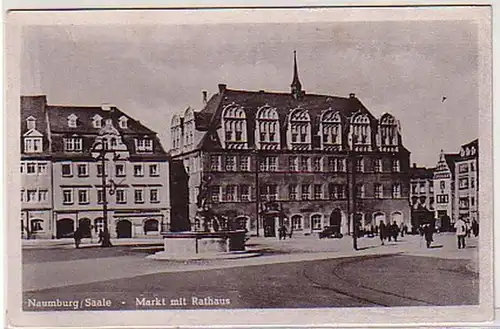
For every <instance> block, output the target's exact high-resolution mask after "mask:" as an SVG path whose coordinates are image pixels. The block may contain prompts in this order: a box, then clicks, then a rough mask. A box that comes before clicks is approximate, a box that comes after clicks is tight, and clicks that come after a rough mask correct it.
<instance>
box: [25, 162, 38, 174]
mask: <svg viewBox="0 0 500 329" xmlns="http://www.w3.org/2000/svg"><path fill="white" fill-rule="evenodd" d="M26 173H27V174H36V164H35V163H31V162H28V163H27V164H26Z"/></svg>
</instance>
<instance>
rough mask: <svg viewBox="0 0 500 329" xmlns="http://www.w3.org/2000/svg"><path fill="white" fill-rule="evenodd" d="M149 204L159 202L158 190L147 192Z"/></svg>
mask: <svg viewBox="0 0 500 329" xmlns="http://www.w3.org/2000/svg"><path fill="white" fill-rule="evenodd" d="M149 202H151V203H159V202H160V190H158V189H156V188H155V189H151V191H149Z"/></svg>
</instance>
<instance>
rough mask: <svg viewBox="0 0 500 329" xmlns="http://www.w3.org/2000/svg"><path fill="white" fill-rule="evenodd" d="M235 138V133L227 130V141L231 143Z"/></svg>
mask: <svg viewBox="0 0 500 329" xmlns="http://www.w3.org/2000/svg"><path fill="white" fill-rule="evenodd" d="M232 138H233V132H232V131H230V130H226V141H230V140H231V139H232Z"/></svg>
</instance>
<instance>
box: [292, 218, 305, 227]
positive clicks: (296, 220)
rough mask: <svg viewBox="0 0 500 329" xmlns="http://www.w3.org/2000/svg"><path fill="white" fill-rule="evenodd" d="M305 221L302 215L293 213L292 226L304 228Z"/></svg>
mask: <svg viewBox="0 0 500 329" xmlns="http://www.w3.org/2000/svg"><path fill="white" fill-rule="evenodd" d="M303 226H304V225H303V223H302V216H300V215H293V216H292V228H293V229H294V230H302V228H303Z"/></svg>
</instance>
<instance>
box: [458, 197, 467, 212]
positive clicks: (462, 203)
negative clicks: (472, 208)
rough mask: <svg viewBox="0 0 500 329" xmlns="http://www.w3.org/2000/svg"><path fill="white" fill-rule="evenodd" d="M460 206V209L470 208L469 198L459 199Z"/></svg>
mask: <svg viewBox="0 0 500 329" xmlns="http://www.w3.org/2000/svg"><path fill="white" fill-rule="evenodd" d="M458 207H459V208H460V209H469V199H468V198H460V199H459V201H458Z"/></svg>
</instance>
